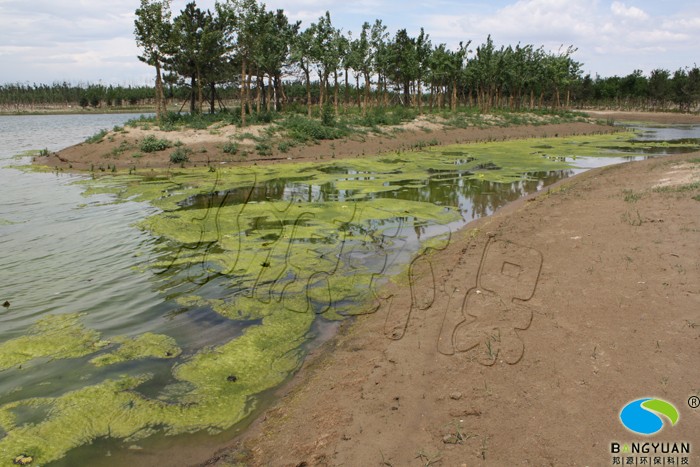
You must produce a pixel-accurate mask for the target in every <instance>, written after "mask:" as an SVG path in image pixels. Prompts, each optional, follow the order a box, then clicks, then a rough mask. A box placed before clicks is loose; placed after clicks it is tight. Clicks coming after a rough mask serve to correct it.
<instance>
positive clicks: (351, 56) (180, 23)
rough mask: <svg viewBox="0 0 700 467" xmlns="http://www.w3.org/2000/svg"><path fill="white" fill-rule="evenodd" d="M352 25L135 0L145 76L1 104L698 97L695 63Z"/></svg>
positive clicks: (369, 104) (2, 95) (259, 106)
mask: <svg viewBox="0 0 700 467" xmlns="http://www.w3.org/2000/svg"><path fill="white" fill-rule="evenodd" d="M359 31H360V32H359V33H358V34H353V33H352V32H343V31H341V30H340V29H339V28H336V27H335V26H334V25H333V23H332V20H331V15H330V13H329V12H326V14H325V15H323V16H321V17H320V18H319V19H318V20H317V21H316V22H314V23H312V24H310V25H309V26H308V27H307V28H306V29H302V28H301V23H300V22H290V21H289V19H288V18H287V16H286V14H285V12H284V11H283V10H276V11H268V10H267V9H266V7H265V5H264V4H260V3H257V2H256V0H224V1H221V2H217V3H216V8H215V11H213V12H212V11H209V10H201V9H200V8H198V7H197V6H196V4H195V2H191V3H188V4H187V5H186V6H185V8H184V9H183V10H182V11H180V13H179V14H178V15H177V16H176V17H175V18H172V13H171V11H170V1H169V0H141V6H140V8H138V9H137V10H136V20H135V31H134V34H135V37H136V42H137V45H138V46H139V47H140V48H141V50H142V55H141V56H139V59H140V60H142V61H143V62H145V63H147V64H149V65H151V66H153V67H154V68H155V73H154V74H155V83H154V86H153V87H149V86H142V87H131V86H129V87H122V86H116V87H114V86H102V85H94V84H87V85H72V84H69V83H54V84H53V85H43V84H41V85H36V84H34V85H28V84H8V85H4V86H0V106H2V107H4V108H7V107H8V106H12V105H17V106H32V105H66V106H67V105H77V106H81V107H101V108H105V107H107V108H109V107H122V106H125V105H153V106H154V107H155V109H156V113H157V114H159V115H161V114H163V113H164V112H165V111H166V110H168V109H169V108H172V107H168V106H169V105H170V106H172V104H173V103H177V104H178V105H179V106H182V107H184V106H185V105H186V104H189V105H188V110H189V111H190V112H192V113H198V112H202V111H203V108H204V106H205V104H206V106H207V107H208V110H209V112H214V111H215V110H216V108H217V107H218V108H223V107H225V106H236V107H238V110H239V111H240V114H241V121H242V123H243V124H245V119H246V115H250V114H251V113H253V112H256V113H260V112H271V111H280V110H284V108H285V107H286V106H287V105H288V104H292V103H293V104H295V105H296V106H298V105H305V106H306V107H307V112H308V114H309V115H311V114H312V106H318V108H325V107H328V108H330V109H331V110H333V111H335V113H336V114H337V113H338V112H339V109H340V107H341V106H343V108H347V107H349V106H355V107H357V108H359V109H361V112H362V113H365V112H366V111H367V109H369V108H377V107H390V106H396V105H402V106H407V107H408V106H410V107H414V108H416V109H417V110H418V112H422V111H423V110H424V108H428V109H430V110H433V109H446V108H447V109H452V110H455V109H456V108H457V107H458V106H471V107H477V108H479V109H480V110H481V111H482V112H489V111H491V110H492V109H506V110H520V109H543V108H554V109H556V108H561V107H566V108H585V107H613V108H625V109H649V110H652V109H653V110H680V111H693V110H696V109H697V106H698V104H699V103H700V70H699V69H698V67H697V66H693V67H686V68H680V69H678V70H676V71H674V72H671V71H668V70H663V69H657V70H654V71H652V72H651V73H650V75H649V76H645V75H644V74H643V73H642V72H641V71H634V72H633V73H631V74H630V75H628V76H625V77H617V76H614V77H609V78H601V77H598V76H596V77H595V78H592V77H591V76H590V75H586V76H583V73H582V71H581V68H582V64H581V63H579V62H577V61H575V60H574V59H573V58H572V56H573V54H574V53H575V52H576V49H575V48H574V47H573V46H570V47H568V48H563V47H562V48H561V49H560V50H559V51H557V52H549V51H546V50H544V48H543V47H535V46H533V45H521V44H517V45H515V46H501V47H496V46H495V45H494V42H493V40H492V39H491V37H490V36H489V37H488V39H487V40H486V42H484V43H483V44H480V45H478V46H475V47H472V44H471V41H467V42H461V43H460V44H459V47H457V48H456V49H454V50H453V49H450V48H448V47H447V46H446V45H445V44H439V45H434V44H433V43H432V42H431V40H430V37H429V36H428V34H426V33H425V31H424V30H423V29H421V30H420V33H419V34H418V35H415V36H413V35H410V34H409V33H408V32H407V31H406V30H405V29H401V30H399V31H397V32H396V33H395V34H394V35H393V36H391V35H390V34H389V32H387V28H386V26H385V25H383V24H382V21H381V20H375V21H374V23H372V24H370V23H369V22H365V23H364V24H362V26H361V27H360V30H359Z"/></svg>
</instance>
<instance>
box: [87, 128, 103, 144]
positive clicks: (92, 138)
mask: <svg viewBox="0 0 700 467" xmlns="http://www.w3.org/2000/svg"><path fill="white" fill-rule="evenodd" d="M106 135H107V130H100V131H98V132H97V133H95V134H94V135H92V136H90V137H89V138H87V139H86V140H85V142H86V143H89V144H94V143H99V142H100V141H102V138H104V137H105V136H106Z"/></svg>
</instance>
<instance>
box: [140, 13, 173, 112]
mask: <svg viewBox="0 0 700 467" xmlns="http://www.w3.org/2000/svg"><path fill="white" fill-rule="evenodd" d="M171 26H172V25H171V23H170V0H141V7H140V8H138V9H136V19H135V20H134V35H135V36H136V44H137V45H138V46H139V47H140V48H141V49H142V50H143V55H140V56H139V57H138V58H139V60H141V61H142V62H144V63H147V64H148V65H151V66H153V67H155V69H156V89H155V91H156V119H158V120H160V118H161V117H162V115H163V114H164V113H165V112H167V105H166V102H165V96H164V94H163V78H162V68H163V63H164V61H165V57H166V56H167V55H168V53H169V50H170V49H169V48H170V34H171V29H172V27H171Z"/></svg>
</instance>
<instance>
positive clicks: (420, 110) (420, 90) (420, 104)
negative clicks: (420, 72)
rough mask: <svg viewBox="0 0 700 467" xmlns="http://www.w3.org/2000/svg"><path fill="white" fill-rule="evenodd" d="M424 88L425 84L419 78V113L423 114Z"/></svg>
mask: <svg viewBox="0 0 700 467" xmlns="http://www.w3.org/2000/svg"><path fill="white" fill-rule="evenodd" d="M422 90H423V85H422V83H421V82H420V80H418V89H417V90H416V91H417V93H418V113H419V114H421V115H422V114H423V94H422Z"/></svg>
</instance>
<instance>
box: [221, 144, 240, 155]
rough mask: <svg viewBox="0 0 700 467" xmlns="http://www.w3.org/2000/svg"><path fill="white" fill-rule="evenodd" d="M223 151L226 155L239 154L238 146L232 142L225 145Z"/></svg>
mask: <svg viewBox="0 0 700 467" xmlns="http://www.w3.org/2000/svg"><path fill="white" fill-rule="evenodd" d="M223 151H224V152H225V153H226V154H236V153H237V152H238V144H236V143H234V142H233V141H230V142H228V143H226V144H224V148H223Z"/></svg>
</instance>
